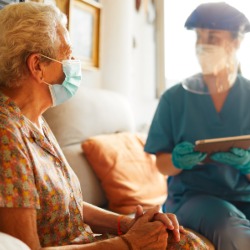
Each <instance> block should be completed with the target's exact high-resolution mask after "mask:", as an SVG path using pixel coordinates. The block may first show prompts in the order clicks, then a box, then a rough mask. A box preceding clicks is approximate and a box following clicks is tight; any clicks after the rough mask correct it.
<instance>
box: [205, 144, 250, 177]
mask: <svg viewBox="0 0 250 250" xmlns="http://www.w3.org/2000/svg"><path fill="white" fill-rule="evenodd" d="M210 158H211V159H212V160H214V161H217V162H220V163H223V164H227V165H230V166H232V167H234V168H236V169H237V170H239V171H240V172H241V173H242V174H249V173H250V152H249V151H248V150H244V149H241V148H232V149H231V150H230V151H229V152H218V153H215V154H212V155H211V156H210Z"/></svg>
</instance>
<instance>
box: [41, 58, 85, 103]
mask: <svg viewBox="0 0 250 250" xmlns="http://www.w3.org/2000/svg"><path fill="white" fill-rule="evenodd" d="M41 56H43V57H46V58H48V59H50V60H52V61H55V62H58V63H61V64H62V65H63V72H64V74H65V79H64V81H63V83H62V84H49V83H47V82H45V81H44V82H45V83H46V84H47V85H49V89H50V94H51V98H52V103H53V106H56V105H59V104H61V103H63V102H66V101H67V100H69V99H70V98H71V97H72V96H74V95H75V93H76V92H77V90H78V88H79V86H80V84H81V80H82V74H81V61H80V60H63V61H62V62H60V61H58V60H56V59H53V58H50V57H47V56H44V55H41Z"/></svg>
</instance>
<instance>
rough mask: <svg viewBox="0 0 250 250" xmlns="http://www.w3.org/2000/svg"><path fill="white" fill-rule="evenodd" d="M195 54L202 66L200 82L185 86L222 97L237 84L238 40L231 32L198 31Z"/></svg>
mask: <svg viewBox="0 0 250 250" xmlns="http://www.w3.org/2000/svg"><path fill="white" fill-rule="evenodd" d="M196 33H197V42H196V46H195V54H196V57H197V61H198V64H199V66H200V74H201V75H200V80H199V83H197V81H196V82H195V83H193V82H192V81H190V79H188V80H184V81H183V82H182V85H183V87H184V88H185V89H186V90H188V91H190V92H193V93H197V94H220V93H223V92H226V91H228V90H229V89H230V88H231V87H232V86H233V84H234V83H235V80H236V76H237V72H238V68H239V62H238V56H237V53H238V44H239V40H238V38H233V37H232V34H231V33H230V32H228V31H217V30H208V29H198V30H197V31H196Z"/></svg>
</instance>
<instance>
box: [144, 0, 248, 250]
mask: <svg viewBox="0 0 250 250" xmlns="http://www.w3.org/2000/svg"><path fill="white" fill-rule="evenodd" d="M185 26H186V28H187V29H192V30H194V31H195V33H196V35H197V39H196V44H195V45H196V46H195V47H196V55H197V58H198V61H199V63H200V66H201V71H202V72H201V73H198V74H196V75H194V76H192V77H189V78H187V79H186V80H184V81H183V82H182V83H179V84H176V85H175V86H173V87H172V88H170V89H168V90H167V91H166V92H165V93H164V94H163V95H162V97H161V100H160V102H159V105H158V108H157V111H156V113H155V116H154V119H153V121H152V124H151V128H150V132H149V136H148V139H147V143H146V146H145V150H146V151H147V152H150V153H154V154H156V156H157V166H158V168H159V170H160V171H161V172H162V173H164V174H166V175H169V176H171V177H170V178H169V182H168V191H169V195H168V198H167V201H166V211H167V212H172V213H176V214H177V216H178V219H179V221H180V222H181V223H182V224H183V225H184V226H186V227H190V228H192V229H194V230H196V231H198V232H200V233H201V234H203V235H205V236H206V237H207V238H208V239H210V240H211V241H212V242H213V243H214V245H215V247H216V249H218V250H233V249H240V250H247V249H249V243H250V150H249V149H248V150H247V149H242V148H237V147H233V148H230V149H229V150H226V149H223V150H222V151H223V152H212V154H210V155H207V154H206V153H205V152H199V151H197V150H196V149H195V146H194V144H195V141H197V140H203V139H210V138H218V137H231V136H242V135H247V134H249V132H250V115H249V105H250V99H249V97H250V81H249V80H248V79H246V78H244V77H243V76H242V75H241V74H239V73H238V65H239V62H238V60H237V51H238V49H239V47H240V44H241V41H242V38H243V36H244V33H246V32H249V31H250V23H249V21H248V19H247V18H246V17H245V15H244V14H243V13H241V12H240V11H239V10H237V9H235V8H233V7H232V6H230V5H228V4H226V3H224V2H219V3H204V4H201V5H199V6H198V7H197V8H196V9H195V10H194V11H193V12H192V13H191V14H190V16H189V17H188V19H187V21H186V23H185ZM207 156H208V157H207Z"/></svg>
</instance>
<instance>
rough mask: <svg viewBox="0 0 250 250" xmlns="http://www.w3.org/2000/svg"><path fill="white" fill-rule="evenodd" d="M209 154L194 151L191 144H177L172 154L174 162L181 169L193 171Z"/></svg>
mask: <svg viewBox="0 0 250 250" xmlns="http://www.w3.org/2000/svg"><path fill="white" fill-rule="evenodd" d="M206 156H207V154H205V153H201V152H195V151H194V145H193V144H192V143H190V142H181V143H179V144H177V145H176V146H175V148H174V150H173V152H172V162H173V164H174V166H175V167H177V168H180V169H192V168H193V167H194V166H195V165H197V164H198V163H199V162H202V161H203V160H204V159H205V158H206Z"/></svg>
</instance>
